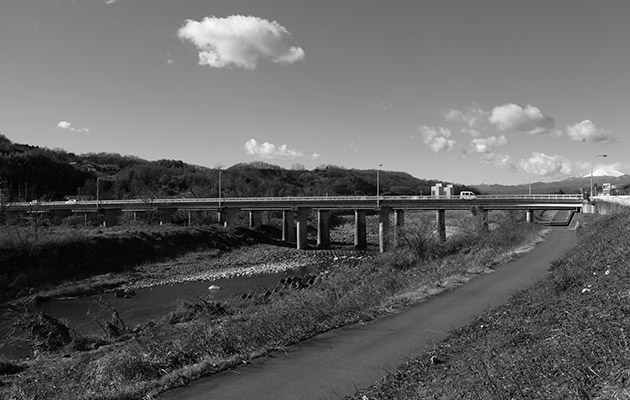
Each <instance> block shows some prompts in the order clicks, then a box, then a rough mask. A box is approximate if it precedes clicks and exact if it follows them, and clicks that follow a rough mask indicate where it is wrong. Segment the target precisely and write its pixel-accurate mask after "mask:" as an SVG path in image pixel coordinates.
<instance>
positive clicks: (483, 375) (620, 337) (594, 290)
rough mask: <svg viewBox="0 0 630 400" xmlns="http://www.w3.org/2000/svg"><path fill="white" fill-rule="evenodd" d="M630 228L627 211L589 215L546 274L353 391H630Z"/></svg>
mask: <svg viewBox="0 0 630 400" xmlns="http://www.w3.org/2000/svg"><path fill="white" fill-rule="evenodd" d="M585 217H586V216H585ZM629 227H630V212H629V211H628V210H627V209H626V210H625V211H622V212H618V213H615V214H611V215H604V216H593V217H589V218H584V219H583V220H582V222H581V224H580V228H579V229H578V231H577V232H578V243H577V245H576V247H575V249H574V250H573V251H572V252H570V253H568V254H567V255H566V256H565V257H563V258H561V259H559V260H556V261H555V262H554V263H553V264H552V268H551V272H550V274H549V275H548V277H547V278H546V279H545V280H544V281H542V282H540V283H539V284H537V285H535V286H533V287H531V288H528V289H527V290H524V291H523V292H521V293H520V294H518V295H517V296H515V297H514V298H512V299H511V300H510V301H509V302H508V303H507V304H505V305H504V306H501V307H498V308H497V309H494V310H490V311H488V312H486V313H484V314H483V315H479V316H478V317H477V318H476V319H475V321H474V322H473V323H471V324H469V325H467V326H465V327H463V328H461V329H458V330H456V331H454V332H452V334H451V335H450V336H449V337H448V338H447V339H446V340H444V341H442V342H440V343H437V344H436V345H435V346H434V348H433V349H432V350H431V351H429V352H427V353H426V354H425V355H423V356H422V357H419V358H416V359H412V360H409V361H408V362H406V363H405V364H403V365H401V366H400V367H399V368H398V369H396V370H395V371H392V373H391V374H390V375H389V376H387V378H385V379H383V380H382V381H380V382H377V383H375V384H374V385H373V386H372V387H370V388H368V389H365V390H361V391H360V392H358V393H357V394H355V395H354V396H353V397H352V399H353V400H364V399H370V400H377V399H379V400H380V399H382V400H384V399H407V400H416V399H417V400H420V399H429V398H431V399H438V398H439V399H442V398H458V399H628V398H630V384H629V380H628V377H629V371H630V346H629V344H628V340H627V335H628V333H627V330H628V326H630V302H629V301H628V300H629V299H630V292H629V282H630V268H628V266H629V265H628V263H629V262H630V228H629Z"/></svg>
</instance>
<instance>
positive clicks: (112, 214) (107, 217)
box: [100, 209, 122, 227]
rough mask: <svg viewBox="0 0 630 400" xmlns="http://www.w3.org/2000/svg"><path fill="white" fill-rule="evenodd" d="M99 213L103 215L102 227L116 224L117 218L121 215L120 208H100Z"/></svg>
mask: <svg viewBox="0 0 630 400" xmlns="http://www.w3.org/2000/svg"><path fill="white" fill-rule="evenodd" d="M100 213H101V215H102V217H103V219H102V223H103V227H108V226H116V225H117V224H118V219H119V218H120V216H121V215H122V210H119V209H107V210H103V209H101V210H100Z"/></svg>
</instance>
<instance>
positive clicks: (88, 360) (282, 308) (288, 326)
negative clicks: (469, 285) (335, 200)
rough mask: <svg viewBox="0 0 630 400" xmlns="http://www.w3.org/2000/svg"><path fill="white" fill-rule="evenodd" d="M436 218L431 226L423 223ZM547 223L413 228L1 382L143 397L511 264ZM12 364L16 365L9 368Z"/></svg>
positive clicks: (7, 391) (23, 389)
mask: <svg viewBox="0 0 630 400" xmlns="http://www.w3.org/2000/svg"><path fill="white" fill-rule="evenodd" d="M425 225H428V224H425ZM538 232H539V229H538V227H536V226H532V225H518V226H516V225H515V224H514V221H513V220H512V219H510V218H506V219H504V220H503V221H502V225H500V226H499V227H497V228H496V229H494V230H493V231H491V232H484V231H481V230H474V229H468V230H467V234H465V235H459V236H454V237H451V238H450V239H449V241H448V242H447V244H446V245H440V244H438V243H435V242H434V241H431V240H428V238H427V237H425V236H421V235H419V234H418V233H417V232H416V233H414V232H413V230H412V229H410V230H409V232H407V234H406V235H405V242H406V243H408V244H409V245H410V247H408V248H407V249H404V250H401V251H399V252H394V253H390V254H386V255H384V256H382V257H377V258H374V259H368V260H361V261H360V260H356V259H345V260H339V265H336V266H335V267H334V268H333V269H332V270H331V272H329V273H327V274H325V275H323V276H321V277H320V282H319V283H318V284H316V285H312V286H309V287H308V288H304V289H300V290H297V289H291V288H286V289H282V290H280V291H278V292H276V293H274V294H273V295H270V296H260V295H259V296H255V297H254V298H252V299H247V300H243V299H235V300H232V301H228V302H223V303H216V302H210V301H207V300H203V299H200V300H199V301H197V302H188V303H183V304H182V305H181V307H180V309H179V310H177V311H176V312H174V313H172V314H171V315H170V316H169V317H168V318H165V319H162V320H160V321H155V322H152V323H148V324H146V325H145V326H143V327H141V328H138V329H135V330H127V331H124V332H122V334H121V335H120V336H119V337H117V338H109V339H104V338H100V339H95V338H74V339H73V340H72V341H71V342H70V343H68V344H67V345H65V346H64V347H62V348H59V349H57V350H48V351H43V350H42V351H41V352H40V355H39V357H37V358H35V359H33V360H31V361H28V362H25V363H23V364H18V365H15V367H24V368H26V369H25V370H24V371H22V372H21V373H20V374H19V375H15V374H14V375H7V376H5V377H4V378H2V380H1V381H0V396H4V397H5V398H10V399H11V398H14V399H18V398H19V399H35V398H48V399H65V398H75V399H88V398H89V399H139V398H151V395H152V394H155V393H158V392H160V391H162V390H165V389H167V388H170V387H174V386H178V385H182V384H185V383H186V382H189V381H190V380H192V379H196V378H198V377H200V376H203V375H208V374H212V373H215V372H217V371H220V370H223V369H225V368H228V367H230V366H234V365H237V364H239V363H241V362H243V361H246V360H248V359H251V358H252V357H256V356H259V355H263V354H266V353H268V352H269V351H273V350H276V349H279V348H282V347H284V346H287V345H290V344H293V343H296V342H299V341H301V340H304V339H306V338H309V337H312V336H314V335H316V334H318V333H321V332H325V331H327V330H330V329H334V328H336V327H339V326H342V325H345V324H349V323H355V322H360V321H366V320H370V319H373V318H375V317H377V316H379V315H383V314H385V313H389V312H395V311H396V310H397V309H400V308H402V307H404V306H405V305H407V304H409V303H411V302H415V301H419V300H420V299H421V298H423V297H426V296H428V295H431V294H433V293H437V292H439V291H441V290H446V289H448V288H451V287H454V286H456V285H458V284H461V283H462V282H465V281H466V280H467V279H470V277H472V276H474V275H476V274H479V273H483V272H484V271H487V269H488V268H490V267H492V266H493V265H496V264H499V263H501V262H504V261H505V259H506V257H507V256H506V254H507V253H509V252H510V251H512V250H513V249H514V246H515V245H516V244H521V243H523V242H524V241H532V240H534V237H536V235H537V234H538ZM6 367H7V368H8V365H7V366H6Z"/></svg>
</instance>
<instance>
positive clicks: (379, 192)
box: [376, 164, 383, 208]
mask: <svg viewBox="0 0 630 400" xmlns="http://www.w3.org/2000/svg"><path fill="white" fill-rule="evenodd" d="M382 166H383V164H379V165H378V168H376V208H378V207H379V205H380V204H379V200H380V196H381V178H380V168H381V167H382Z"/></svg>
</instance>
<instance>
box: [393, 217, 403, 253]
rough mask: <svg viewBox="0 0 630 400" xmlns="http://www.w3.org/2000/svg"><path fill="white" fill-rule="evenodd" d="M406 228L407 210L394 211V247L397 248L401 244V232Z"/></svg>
mask: <svg viewBox="0 0 630 400" xmlns="http://www.w3.org/2000/svg"><path fill="white" fill-rule="evenodd" d="M403 226H405V210H395V211H394V238H393V243H392V246H393V247H394V248H397V247H398V245H399V242H400V230H401V229H402V227H403Z"/></svg>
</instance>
